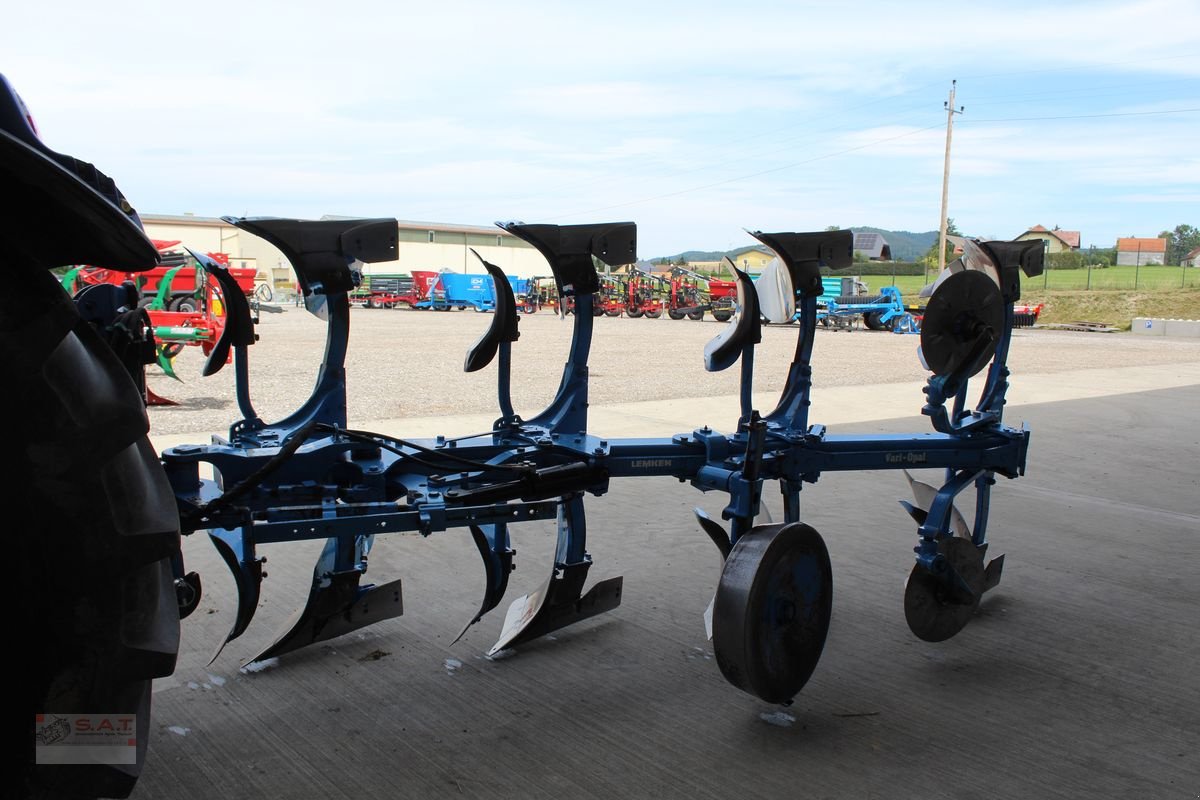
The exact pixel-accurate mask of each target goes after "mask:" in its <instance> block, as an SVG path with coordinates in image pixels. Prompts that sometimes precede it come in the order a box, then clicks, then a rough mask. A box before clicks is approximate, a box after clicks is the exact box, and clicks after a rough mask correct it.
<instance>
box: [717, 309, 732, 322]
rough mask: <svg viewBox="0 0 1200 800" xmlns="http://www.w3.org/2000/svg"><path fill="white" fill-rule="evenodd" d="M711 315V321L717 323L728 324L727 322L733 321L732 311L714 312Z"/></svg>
mask: <svg viewBox="0 0 1200 800" xmlns="http://www.w3.org/2000/svg"><path fill="white" fill-rule="evenodd" d="M712 315H713V319H715V320H716V321H717V322H729V320H731V319H733V312H732V311H714V312H712Z"/></svg>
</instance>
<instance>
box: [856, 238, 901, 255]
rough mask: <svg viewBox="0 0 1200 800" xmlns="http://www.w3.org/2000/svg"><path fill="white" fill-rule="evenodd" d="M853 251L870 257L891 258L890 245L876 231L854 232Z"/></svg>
mask: <svg viewBox="0 0 1200 800" xmlns="http://www.w3.org/2000/svg"><path fill="white" fill-rule="evenodd" d="M854 251H855V252H856V253H862V254H863V255H864V256H866V257H867V258H870V259H881V260H883V261H891V260H892V246H891V245H889V244H888V243H887V239H884V238H883V235H882V234H878V233H855V234H854Z"/></svg>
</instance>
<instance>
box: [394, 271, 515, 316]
mask: <svg viewBox="0 0 1200 800" xmlns="http://www.w3.org/2000/svg"><path fill="white" fill-rule="evenodd" d="M508 282H509V284H510V285H511V286H512V290H513V294H514V295H516V296H518V297H521V296H524V295H525V294H527V293H528V291H529V280H528V279H526V278H509V279H508ZM414 308H432V309H434V310H435V311H449V310H450V309H452V308H456V309H458V310H459V311H462V310H465V309H467V308H473V309H475V310H476V311H495V310H496V287H495V284H493V283H492V276H491V275H488V274H486V273H485V274H482V275H474V274H461V273H458V272H441V273H439V274H438V277H437V280H435V281H434V283H433V285H432V286H430V287H429V296H428V297H427V298H426V299H424V300H422V301H421V302H419V303H417V304H416V305H415V306H414Z"/></svg>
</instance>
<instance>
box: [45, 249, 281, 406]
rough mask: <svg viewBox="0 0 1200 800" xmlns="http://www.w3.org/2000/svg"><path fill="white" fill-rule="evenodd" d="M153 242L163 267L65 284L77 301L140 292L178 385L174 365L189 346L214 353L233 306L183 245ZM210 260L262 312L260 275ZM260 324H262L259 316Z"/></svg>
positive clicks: (72, 278)
mask: <svg viewBox="0 0 1200 800" xmlns="http://www.w3.org/2000/svg"><path fill="white" fill-rule="evenodd" d="M152 241H153V243H154V246H155V247H156V248H157V249H158V251H159V255H160V259H161V261H162V262H163V263H162V264H160V265H159V266H157V267H153V268H151V269H149V270H146V271H144V272H140V273H129V272H121V271H119V270H111V269H103V268H99V267H91V266H76V267H72V268H71V269H70V270H68V271H67V272H66V273H65V274H64V275H63V277H62V280H61V282H62V286H63V288H64V289H66V290H67V292H68V293H70V294H72V295H73V296H75V297H79V296H80V295H81V294H82V293H83V292H84V291H85V290H87V289H88V288H90V287H93V286H100V285H104V284H110V285H115V286H121V285H125V284H128V286H129V291H130V292H131V293H133V292H136V295H135V296H136V297H138V298H139V302H138V305H139V307H140V308H141V309H144V311H145V313H146V315H147V319H148V323H149V327H150V329H151V330H152V332H153V335H154V343H155V356H156V359H157V361H158V364H159V366H160V367H161V368H162V370H163V372H165V373H166V374H167V375H170V376H171V377H172V378H176V379H178V376H177V375H176V374H175V368H174V364H173V361H174V359H175V357H176V356H177V355H179V353H180V352H181V351H182V350H183V348H184V347H185V346H193V347H199V348H200V349H201V351H202V352H203V353H204V355H205V356H208V355H210V354H211V353H212V351H213V348H214V347H215V346H216V343H217V341H218V340H220V338H221V334H222V332H223V331H224V330H225V320H226V306H227V302H226V300H225V298H224V296H223V293H222V290H221V287H220V286H219V285H218V284H217V283H216V282H215V281H213V280H211V279H209V277H208V274H207V273H206V272H205V270H204V269H203V268H202V267H201V266H200V265H199V264H197V263H196V262H195V261H194V259H192V258H191V257H190V256H188V255H186V254H184V253H180V252H178V251H175V250H174V249H173V248H175V247H177V246H178V245H179V242H178V241H159V240H152ZM208 256H209V257H210V258H212V259H213V260H214V261H216V262H218V263H220V264H221V265H222V266H224V267H226V269H227V271H228V272H229V274H230V275H231V276H232V277H233V278H234V279H235V281H236V282H237V286H238V288H239V289H240V290H241V291H242V293H243V294H244V295H245V296H246V297H247V298H248V299H252V300H254V302H252V303H251V304H250V307H251V309H253V310H257V308H258V307H259V306H258V303H257V298H256V297H255V283H254V279H255V275H256V270H254V269H253V268H239V267H229V266H228V264H229V256H227V255H225V254H224V253H209V254H208ZM131 302H132V301H131ZM254 321H255V322H257V321H258V320H257V314H255V317H254ZM226 361H228V357H227V358H226ZM145 393H146V400H147V403H148V404H149V405H173V402H172V401H170V400H167V399H165V398H162V397H159V396H158V395H156V394H154V392H152V391H150V390H149V389H148V388H147V389H146V390H145Z"/></svg>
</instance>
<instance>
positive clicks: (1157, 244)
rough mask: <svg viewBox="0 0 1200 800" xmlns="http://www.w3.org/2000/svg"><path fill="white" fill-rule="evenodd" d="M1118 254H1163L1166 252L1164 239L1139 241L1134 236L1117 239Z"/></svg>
mask: <svg viewBox="0 0 1200 800" xmlns="http://www.w3.org/2000/svg"><path fill="white" fill-rule="evenodd" d="M1117 252H1118V253H1165V252H1167V240H1166V239H1139V238H1137V237H1136V236H1129V237H1125V238H1122V239H1117Z"/></svg>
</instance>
